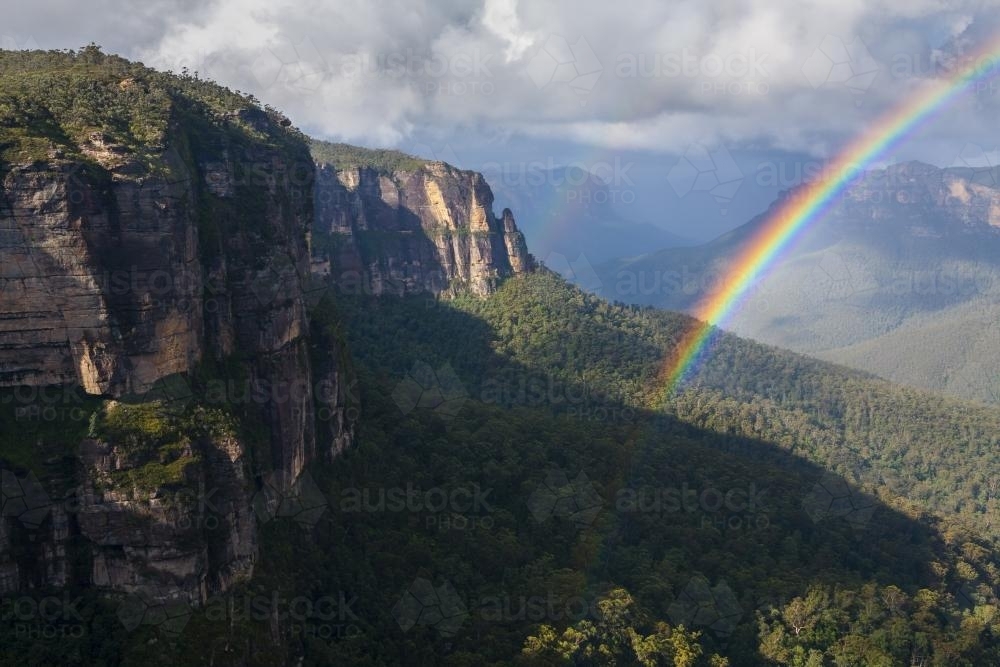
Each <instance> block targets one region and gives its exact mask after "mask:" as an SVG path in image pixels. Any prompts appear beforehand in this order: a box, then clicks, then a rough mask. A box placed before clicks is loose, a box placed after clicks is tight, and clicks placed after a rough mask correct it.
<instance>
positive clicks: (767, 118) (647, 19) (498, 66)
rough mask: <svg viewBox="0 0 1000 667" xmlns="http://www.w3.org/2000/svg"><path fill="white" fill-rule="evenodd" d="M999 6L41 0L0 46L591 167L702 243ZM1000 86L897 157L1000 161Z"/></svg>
mask: <svg viewBox="0 0 1000 667" xmlns="http://www.w3.org/2000/svg"><path fill="white" fill-rule="evenodd" d="M998 5H1000V0H936V1H935V0H812V1H808V0H804V1H800V0H796V1H792V0H694V1H689V0H671V1H669V2H666V1H664V0H631V1H629V2H607V1H606V0H601V1H598V0H572V1H562V0H554V1H552V2H526V1H524V0H520V1H519V0H464V1H459V0H379V1H372V0H147V1H146V2H142V3H137V2H134V0H128V1H125V0H92V1H91V2H88V3H80V2H71V1H70V0H33V2H31V3H19V5H18V7H17V8H16V10H11V11H8V12H5V13H4V15H5V20H4V25H3V26H2V27H0V47H3V48H45V49H60V48H78V47H80V46H83V45H85V44H87V43H90V42H96V43H98V44H100V45H101V46H103V47H104V49H105V50H106V51H109V52H114V53H118V54H121V55H123V56H125V57H128V58H131V59H135V60H140V61H142V62H144V63H146V64H147V65H150V66H152V67H155V68H157V69H163V70H173V71H175V72H180V71H181V70H182V69H184V68H187V69H188V70H189V71H192V72H194V71H197V72H198V73H199V75H200V76H202V77H207V78H211V79H214V80H216V81H218V82H219V83H221V84H224V85H227V86H229V87H231V88H234V89H238V90H241V91H244V92H249V93H253V94H254V95H255V96H256V97H257V98H259V99H260V100H261V101H263V102H266V103H268V104H271V105H272V106H274V107H277V108H279V109H281V110H283V111H284V112H285V113H286V114H287V115H288V116H289V117H290V118H291V119H292V120H293V122H294V123H295V124H296V125H297V126H298V127H300V128H301V129H302V130H304V131H305V132H307V133H309V134H311V135H313V136H316V137H319V138H324V139H330V140H334V141H346V142H350V143H356V144H361V145H366V146H379V147H393V148H400V149H402V150H406V151H407V152H412V153H416V154H418V155H421V156H423V157H429V158H435V159H443V160H446V161H449V162H453V163H456V164H457V165H458V166H460V167H463V168H469V169H477V170H487V171H489V170H493V171H494V172H495V173H497V174H499V176H494V178H503V179H504V180H505V182H508V181H509V183H508V184H514V185H515V186H516V183H517V179H523V178H525V175H526V174H547V173H548V170H549V169H550V168H552V167H558V166H563V165H567V164H569V165H573V166H579V167H582V168H584V169H586V170H588V171H591V172H594V173H598V174H601V177H602V178H603V179H604V180H606V181H607V182H608V188H607V190H608V191H609V192H610V193H612V194H611V195H610V196H612V197H613V198H614V201H613V202H612V203H613V205H614V206H615V207H616V209H617V210H618V211H619V212H620V213H621V214H622V215H623V216H624V217H627V218H630V219H633V220H637V221H642V222H650V223H652V224H656V225H659V226H662V227H664V228H667V229H670V230H671V231H672V232H675V233H677V234H680V235H682V236H685V237H687V238H691V239H694V240H707V239H708V238H711V237H713V236H715V235H717V234H719V233H722V232H724V231H726V230H727V229H730V228H732V227H734V226H736V225H738V224H741V223H743V222H745V221H746V220H747V219H748V218H749V217H750V216H752V215H753V214H755V213H757V212H759V211H761V210H763V209H764V208H766V206H767V204H768V203H769V202H770V201H771V200H772V199H773V198H774V196H775V195H776V194H777V192H778V191H779V190H781V189H785V188H788V187H791V186H793V185H796V184H797V183H799V182H801V181H802V180H803V179H804V178H807V177H808V174H810V173H815V171H816V167H817V165H821V164H822V161H823V160H824V159H826V158H828V157H829V156H831V155H832V154H834V153H835V152H836V151H837V150H838V149H839V148H840V147H841V146H843V145H844V143H845V142H846V141H848V140H849V139H850V137H851V136H853V135H855V134H856V133H858V132H860V131H862V130H863V129H864V128H865V127H866V126H868V125H870V124H871V123H872V122H873V121H874V119H875V118H876V117H878V116H879V115H880V114H881V113H884V112H885V111H886V110H887V109H889V108H890V107H892V106H894V105H896V104H899V103H900V102H901V101H902V100H905V99H906V98H907V97H908V96H910V95H912V94H913V93H914V91H915V90H917V89H918V88H919V87H920V86H922V85H927V84H928V81H929V80H933V79H936V78H946V77H948V76H950V74H951V73H952V72H954V71H955V70H956V68H961V67H963V66H965V65H967V64H968V63H969V58H970V57H971V56H970V54H972V53H975V52H976V51H977V50H978V49H979V48H980V45H981V44H983V43H985V42H987V41H988V40H990V39H993V38H994V36H995V33H996V32H997V31H998V30H1000V12H997V11H996V10H997V8H998ZM982 66H984V67H1000V61H997V62H992V61H988V62H984V63H982ZM998 92H1000V77H998V78H997V79H996V80H994V81H993V82H992V83H991V84H988V85H985V86H983V87H982V88H981V89H979V90H976V91H973V92H972V93H971V94H969V95H967V96H966V97H964V98H963V99H961V100H959V101H957V102H956V103H955V104H953V105H952V106H950V107H949V108H948V109H947V111H946V112H945V113H943V114H941V116H940V117H938V118H937V119H936V120H935V121H934V122H933V123H932V124H930V125H928V126H927V127H926V128H924V130H923V131H922V132H921V133H920V134H919V135H918V136H916V137H914V138H913V139H912V140H911V141H909V142H908V143H907V144H906V145H905V146H903V147H902V148H901V149H900V151H899V152H898V153H897V154H896V155H894V156H892V158H891V159H892V160H899V161H901V160H907V159H921V160H925V161H928V162H931V163H934V164H938V165H942V166H949V165H953V164H966V163H975V164H974V166H979V165H980V164H983V163H992V161H993V160H994V159H995V158H996V148H997V141H996V138H995V134H994V128H995V119H996V117H997V110H998V106H1000V101H998V98H1000V95H998ZM546 177H547V176H546ZM515 213H516V212H515Z"/></svg>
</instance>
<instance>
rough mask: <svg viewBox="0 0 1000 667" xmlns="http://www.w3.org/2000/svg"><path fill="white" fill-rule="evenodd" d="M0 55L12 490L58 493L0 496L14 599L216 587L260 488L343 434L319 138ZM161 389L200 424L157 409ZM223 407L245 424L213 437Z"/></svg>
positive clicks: (228, 569) (7, 461)
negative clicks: (318, 254)
mask: <svg viewBox="0 0 1000 667" xmlns="http://www.w3.org/2000/svg"><path fill="white" fill-rule="evenodd" d="M2 58H3V63H2V65H3V67H0V71H2V72H3V75H2V77H0V78H2V80H0V87H2V88H3V90H4V94H5V97H4V99H3V100H2V101H0V391H3V392H4V394H3V397H2V398H3V400H2V403H3V407H4V409H5V410H6V411H7V414H5V415H4V424H3V428H4V429H5V430H7V433H6V434H5V437H4V440H3V448H2V449H0V468H3V471H4V475H5V479H4V487H3V489H2V490H3V498H4V500H5V501H7V500H10V499H11V498H17V497H19V494H21V492H22V491H23V489H24V488H26V485H27V488H31V489H33V490H34V491H33V494H34V497H37V498H44V503H43V504H42V506H40V507H39V508H38V512H37V513H38V514H40V515H41V520H40V521H39V522H38V523H37V525H32V526H30V531H29V534H26V533H25V530H26V528H25V525H24V522H23V521H19V520H18V517H19V515H20V513H21V512H20V510H19V508H20V505H19V504H18V503H16V502H13V501H11V503H6V502H5V504H4V515H5V518H4V524H5V525H4V528H3V530H0V592H5V591H11V590H22V589H27V588H35V587H41V586H47V585H62V584H63V583H65V582H66V581H68V580H73V581H76V582H80V581H86V582H89V584H90V585H93V586H96V587H104V588H107V589H110V590H117V591H122V590H125V591H128V590H144V589H150V588H156V589H159V590H165V591H166V594H168V595H181V596H183V597H186V598H188V599H192V600H198V599H204V597H205V596H206V595H207V594H209V593H211V592H212V591H213V590H220V589H224V588H225V587H226V586H227V585H228V583H229V582H230V581H232V580H233V579H235V578H240V577H246V576H249V575H250V573H251V572H252V566H253V562H254V559H255V555H256V552H257V544H256V530H255V521H254V517H253V513H252V498H253V496H254V494H255V493H256V489H257V488H258V487H259V486H260V485H261V484H262V483H264V480H277V482H274V483H276V484H278V486H279V488H280V487H283V486H290V485H294V484H295V482H296V480H297V479H298V477H299V475H300V473H301V471H302V470H303V469H304V467H305V466H306V465H307V464H308V463H309V462H310V461H311V460H314V459H316V458H318V457H321V456H332V455H334V454H335V453H336V452H338V451H339V450H340V449H342V448H343V447H344V446H346V443H347V442H349V441H350V438H351V432H350V430H349V425H347V424H346V423H345V420H344V419H343V404H342V403H341V402H340V401H341V399H342V398H343V387H342V385H341V368H340V365H339V360H338V359H335V358H331V359H328V360H324V362H323V373H322V376H321V377H320V376H317V375H316V374H314V373H313V370H312V362H311V359H310V354H311V351H310V348H309V344H308V341H309V329H310V325H309V320H308V317H307V313H306V306H305V302H304V298H303V293H304V283H305V281H306V280H308V276H309V252H308V232H309V228H310V225H311V223H312V214H313V178H314V166H313V163H312V160H311V158H310V155H309V152H308V147H307V145H306V143H305V141H304V138H303V137H302V136H301V135H299V134H298V133H297V132H296V131H294V130H291V129H288V128H287V127H286V126H287V121H284V119H282V118H281V117H280V116H278V115H277V114H275V113H273V112H265V111H263V110H261V109H259V108H258V107H257V106H256V105H255V104H254V102H253V101H252V100H247V99H245V98H243V97H242V96H240V95H237V94H234V93H231V92H229V91H227V90H225V89H221V88H219V87H218V86H215V85H213V84H209V83H206V82H202V81H198V80H196V79H192V78H179V77H173V76H170V75H165V74H160V73H157V72H153V71H151V70H147V69H145V68H144V67H142V66H141V65H136V64H132V63H128V62H126V61H124V60H121V59H118V58H114V57H109V56H105V55H103V54H101V53H100V52H99V51H97V50H96V49H93V48H91V49H85V50H84V51H82V52H80V53H76V54H66V53H55V52H50V53H41V52H35V53H21V52H18V53H3V54H2ZM168 384H172V385H174V386H176V385H177V384H180V385H182V386H183V387H184V391H183V393H184V394H185V406H186V408H190V407H191V406H198V410H200V411H201V412H200V414H201V415H202V416H201V418H200V419H199V420H197V422H199V423H196V422H195V421H190V418H189V416H188V417H183V418H182V416H180V415H177V414H174V413H173V412H172V411H170V410H167V411H166V412H162V410H166V408H165V407H164V401H162V400H160V401H153V399H155V398H162V396H164V393H163V388H164V387H165V386H167V385H168ZM317 386H322V387H324V394H325V395H324V396H322V397H317V396H315V395H314V388H315V387H317ZM2 388H6V389H2ZM52 396H59V397H61V398H60V399H59V401H58V402H59V404H60V405H64V404H65V403H66V402H67V401H70V405H72V407H73V410H71V411H70V412H66V413H53V414H54V415H55V416H54V417H51V416H48V412H47V411H48V410H50V409H52V408H53V407H54V406H53V405H52V400H51V397H52ZM69 397H72V398H71V399H70V398H69ZM317 400H319V401H321V402H322V403H323V407H324V408H325V414H326V415H327V416H326V419H327V423H326V424H325V425H324V427H323V436H324V437H323V439H322V441H321V442H320V443H319V445H317V440H316V425H315V421H316V418H315V417H316V415H315V406H316V403H317ZM136 406H139V407H144V408H148V409H150V410H153V412H152V413H150V414H141V415H138V416H136V415H134V414H133V412H134V409H135V408H136ZM56 407H58V406H56ZM130 411H133V412H130ZM161 412H162V414H161ZM185 414H186V413H185ZM116 415H117V416H116ZM225 415H231V416H234V417H237V418H238V419H239V421H240V425H241V426H240V427H239V428H237V427H227V428H224V429H217V430H215V431H207V430H205V428H204V422H206V421H208V422H212V421H213V420H214V421H218V420H221V419H223V416H225ZM123 416H124V417H129V418H128V419H124V421H123V418H124V417H123ZM116 420H117V422H122V423H121V424H119V425H118V426H117V427H115V428H102V427H101V424H103V423H105V422H116ZM151 421H152V423H153V426H151V425H150V424H151ZM88 422H89V424H88ZM331 423H332V424H334V426H333V427H331V426H330V424H331ZM248 425H251V426H248ZM150 429H152V431H150ZM29 440H30V442H29ZM19 452H20V454H19ZM53 460H55V461H60V462H61V463H60V465H59V466H58V468H59V472H58V474H56V473H54V471H53V468H52V465H50V464H51V462H52V461H53ZM29 480H36V481H30V483H29ZM268 483H271V482H268ZM209 493H211V495H212V502H211V503H206V502H200V501H199V499H204V496H205V495H206V494H209ZM22 495H23V494H22ZM178 497H180V498H184V499H186V501H185V502H167V501H168V500H169V499H176V498H178ZM21 504H23V503H21ZM67 507H71V508H72V509H71V510H67V509H66V508H67ZM209 518H211V521H208V520H209ZM209 523H210V524H211V527H207V524H209Z"/></svg>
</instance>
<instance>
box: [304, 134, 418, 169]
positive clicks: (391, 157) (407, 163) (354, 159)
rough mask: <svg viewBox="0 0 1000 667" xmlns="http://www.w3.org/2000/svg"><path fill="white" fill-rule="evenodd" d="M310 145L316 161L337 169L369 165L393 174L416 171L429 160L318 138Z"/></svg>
mask: <svg viewBox="0 0 1000 667" xmlns="http://www.w3.org/2000/svg"><path fill="white" fill-rule="evenodd" d="M309 147H310V150H311V151H312V156H313V159H314V160H316V162H320V163H325V164H329V165H332V166H333V167H335V168H337V169H349V168H351V167H367V168H369V169H374V170H375V171H377V172H379V173H381V174H392V173H394V172H397V171H416V170H417V169H420V168H421V167H423V166H424V165H425V164H427V162H428V161H427V160H424V159H422V158H418V157H415V156H413V155H407V154H406V153H402V152H400V151H394V150H388V149H384V148H361V147H360V146H351V145H350V144H336V143H331V142H329V141H319V140H317V139H313V140H311V141H310V142H309Z"/></svg>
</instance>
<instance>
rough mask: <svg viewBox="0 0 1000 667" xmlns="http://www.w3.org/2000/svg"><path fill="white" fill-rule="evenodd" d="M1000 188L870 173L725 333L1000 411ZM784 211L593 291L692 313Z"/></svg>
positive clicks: (953, 177)
mask: <svg viewBox="0 0 1000 667" xmlns="http://www.w3.org/2000/svg"><path fill="white" fill-rule="evenodd" d="M998 183H1000V178H998V173H997V171H996V170H994V169H988V168H987V169H971V168H943V169H942V168H938V167H934V166H932V165H928V164H924V163H920V162H908V163H904V164H898V165H894V166H891V167H889V168H886V169H883V170H878V171H872V172H868V173H866V174H865V175H864V176H863V177H861V178H859V179H858V181H857V182H856V183H855V184H854V185H853V186H852V187H851V188H850V189H849V191H848V192H846V193H845V194H844V195H843V196H842V197H841V198H840V200H839V201H837V202H836V203H835V205H834V206H833V207H832V208H831V209H830V210H829V211H828V212H827V213H826V215H824V216H823V217H822V219H820V220H818V221H816V222H815V223H813V224H812V226H811V227H810V228H809V229H808V230H807V231H806V232H804V233H803V235H802V237H801V238H799V239H797V240H796V241H795V242H794V245H793V247H791V248H790V249H788V250H787V251H785V253H784V255H783V256H782V257H781V259H780V261H779V262H778V263H777V264H776V265H775V266H773V267H772V268H771V269H770V270H769V272H768V274H767V275H766V276H765V277H764V278H763V280H761V281H760V282H759V283H758V284H757V285H756V286H755V287H754V288H753V290H752V291H751V294H750V295H749V296H748V298H747V300H746V302H745V304H744V305H743V306H742V308H741V309H740V310H739V312H738V313H737V314H736V315H735V316H734V318H733V319H732V320H731V321H730V322H729V323H728V324H727V327H728V328H730V329H732V330H734V331H735V332H737V333H740V334H742V335H746V336H750V337H752V338H756V339H758V340H761V341H764V342H767V343H771V344H775V345H780V346H783V347H788V348H791V349H794V350H797V351H800V352H806V353H809V354H812V355H814V356H818V357H821V358H823V359H827V360H831V361H836V362H839V363H843V364H846V365H850V366H855V367H857V368H861V369H864V370H868V371H871V372H874V373H876V374H879V375H882V376H884V377H887V378H889V379H892V380H896V381H899V382H904V383H908V384H911V385H915V386H920V387H925V388H929V389H934V390H941V391H945V392H948V393H950V394H954V395H957V396H961V397H965V398H971V399H976V400H981V401H987V402H998V401H1000V382H998V378H1000V355H998V354H997V352H998V351H1000V333H998V331H997V322H998V320H1000V189H998V186H997V184H998ZM789 195H794V191H792V192H791V193H785V195H784V196H785V197H787V196H789ZM780 201H781V200H780V199H779V201H777V202H775V203H774V204H773V205H772V207H771V210H769V211H768V212H766V213H764V214H763V215H760V216H758V217H756V218H754V219H753V220H751V221H750V222H748V223H746V224H745V225H743V226H741V227H738V228H737V229H735V230H733V231H731V232H729V233H727V234H725V235H723V236H721V237H719V238H717V239H715V240H714V241H711V242H709V243H707V244H704V245H700V246H696V247H679V248H677V247H675V248H668V249H665V250H661V251H658V252H654V253H650V254H647V255H643V256H641V257H637V258H631V259H628V258H626V259H620V260H614V261H610V262H607V263H605V264H603V265H600V266H598V267H597V268H596V273H597V275H598V281H599V284H600V288H599V290H598V291H600V292H601V293H602V294H603V295H604V296H605V297H607V298H609V299H615V300H619V301H624V302H629V303H639V304H649V305H655V306H658V307H663V308H669V309H674V310H682V311H688V312H692V311H693V310H694V308H695V307H696V305H697V304H698V303H699V302H700V301H702V300H703V299H705V298H706V297H708V296H709V295H711V294H712V293H713V292H715V291H716V290H718V289H719V288H720V287H721V282H722V281H723V280H724V276H725V275H726V272H727V266H728V265H729V263H730V262H731V261H732V260H733V258H734V256H735V255H736V254H737V253H738V252H739V250H740V249H741V248H742V247H743V246H744V244H745V242H746V241H747V240H748V239H750V238H752V237H753V236H754V234H755V233H756V232H757V231H758V229H759V228H760V227H761V225H763V224H765V222H766V221H767V219H768V217H769V215H771V213H772V212H773V211H774V209H775V207H777V206H779V205H780Z"/></svg>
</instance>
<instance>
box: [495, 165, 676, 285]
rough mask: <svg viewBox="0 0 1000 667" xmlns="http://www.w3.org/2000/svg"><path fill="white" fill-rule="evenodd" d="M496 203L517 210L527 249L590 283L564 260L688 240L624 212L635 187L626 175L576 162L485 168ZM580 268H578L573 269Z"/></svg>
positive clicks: (626, 253)
mask: <svg viewBox="0 0 1000 667" xmlns="http://www.w3.org/2000/svg"><path fill="white" fill-rule="evenodd" d="M484 175H485V176H486V180H487V182H489V184H490V186H491V187H492V189H493V192H494V194H495V195H496V198H497V204H498V206H500V207H507V208H510V209H511V210H513V211H516V212H517V224H518V227H519V228H520V229H521V230H522V232H523V233H524V235H525V238H526V239H527V241H528V249H529V250H530V251H531V252H532V254H534V255H535V256H536V257H537V258H538V259H540V260H542V261H543V262H545V263H546V264H548V265H549V266H551V267H552V268H553V269H555V270H556V271H559V272H560V273H562V274H563V275H566V276H567V277H569V278H574V277H575V278H576V280H577V282H578V283H580V284H582V285H583V286H584V287H592V285H591V284H589V283H588V280H586V279H585V278H584V277H582V276H574V275H572V274H568V273H567V268H566V267H568V266H570V265H572V266H577V267H578V266H579V265H580V264H583V262H581V261H580V256H581V255H582V256H583V259H584V260H585V262H586V263H587V264H589V265H590V266H596V265H597V264H599V263H602V262H607V261H609V260H612V259H616V258H619V257H633V256H636V255H640V254H643V253H646V252H649V251H650V250H651V249H654V248H666V247H673V246H683V245H690V244H691V242H690V241H689V240H687V239H685V238H683V237H681V236H678V235H676V234H673V233H671V232H669V231H667V230H665V229H662V228H660V227H658V226H657V225H656V224H653V223H652V222H650V221H636V220H633V219H631V218H629V216H628V209H629V207H630V203H631V202H632V201H634V198H635V196H636V195H635V192H634V189H633V188H632V187H631V186H630V185H629V183H628V182H627V181H624V180H621V179H618V181H617V182H616V179H615V178H614V176H612V177H611V178H610V179H608V178H606V177H604V175H602V174H594V173H590V172H588V171H585V170H583V169H581V168H580V167H574V166H570V167H559V168H555V169H537V170H530V169H527V170H523V171H518V172H514V171H512V170H509V169H503V170H501V171H492V172H490V171H486V172H485V173H484ZM577 273H582V269H579V268H578V270H577Z"/></svg>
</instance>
